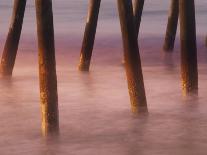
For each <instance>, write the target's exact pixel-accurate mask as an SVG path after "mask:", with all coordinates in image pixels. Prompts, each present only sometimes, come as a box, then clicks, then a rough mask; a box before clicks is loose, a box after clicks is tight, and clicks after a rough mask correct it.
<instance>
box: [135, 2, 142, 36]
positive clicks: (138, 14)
mask: <svg viewBox="0 0 207 155" xmlns="http://www.w3.org/2000/svg"><path fill="white" fill-rule="evenodd" d="M143 7H144V0H134V1H133V13H134V23H135V32H136V34H137V37H138V35H139V29H140V24H141V19H142V12H143Z"/></svg>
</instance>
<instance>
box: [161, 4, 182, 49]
mask: <svg viewBox="0 0 207 155" xmlns="http://www.w3.org/2000/svg"><path fill="white" fill-rule="evenodd" d="M178 17H179V0H171V6H170V10H169V16H168V23H167V29H166V35H165V41H164V45H163V49H164V50H165V51H172V50H173V49H174V44H175V37H176V32H177V26H178Z"/></svg>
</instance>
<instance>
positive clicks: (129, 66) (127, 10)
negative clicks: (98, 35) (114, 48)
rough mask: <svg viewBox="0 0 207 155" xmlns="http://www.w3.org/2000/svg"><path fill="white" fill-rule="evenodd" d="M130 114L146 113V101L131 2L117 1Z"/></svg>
mask: <svg viewBox="0 0 207 155" xmlns="http://www.w3.org/2000/svg"><path fill="white" fill-rule="evenodd" d="M117 2H118V10H119V16H120V24H121V31H122V39H123V45H124V58H125V67H126V75H127V80H128V89H129V95H130V100H131V108H132V112H134V113H138V112H143V111H144V112H147V101H146V96H145V88H144V82H143V75H142V67H141V60H140V55H139V48H138V43H137V37H136V33H135V24H134V18H133V8H132V1H131V0H117Z"/></svg>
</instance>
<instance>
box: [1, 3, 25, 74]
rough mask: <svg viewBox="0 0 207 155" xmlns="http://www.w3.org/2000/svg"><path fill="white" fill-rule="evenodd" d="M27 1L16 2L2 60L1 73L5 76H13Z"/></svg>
mask: <svg viewBox="0 0 207 155" xmlns="http://www.w3.org/2000/svg"><path fill="white" fill-rule="evenodd" d="M25 6H26V0H14V6H13V13H12V18H11V23H10V28H9V33H8V35H7V39H6V43H5V46H4V51H3V54H2V58H1V66H0V72H1V74H2V75H3V76H11V75H12V71H13V68H14V64H15V59H16V55H17V50H18V45H19V40H20V35H21V30H22V24H23V19H24V12H25Z"/></svg>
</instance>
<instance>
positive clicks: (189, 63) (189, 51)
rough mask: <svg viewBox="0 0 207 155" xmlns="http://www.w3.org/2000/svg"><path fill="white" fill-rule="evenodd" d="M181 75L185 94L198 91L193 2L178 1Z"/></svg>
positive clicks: (189, 0) (192, 0)
mask: <svg viewBox="0 0 207 155" xmlns="http://www.w3.org/2000/svg"><path fill="white" fill-rule="evenodd" d="M179 12H180V39H181V73H182V86H183V90H184V91H185V92H186V93H189V92H197V90H198V67H197V45H196V24H195V23H196V22H195V3H194V0H179Z"/></svg>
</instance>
